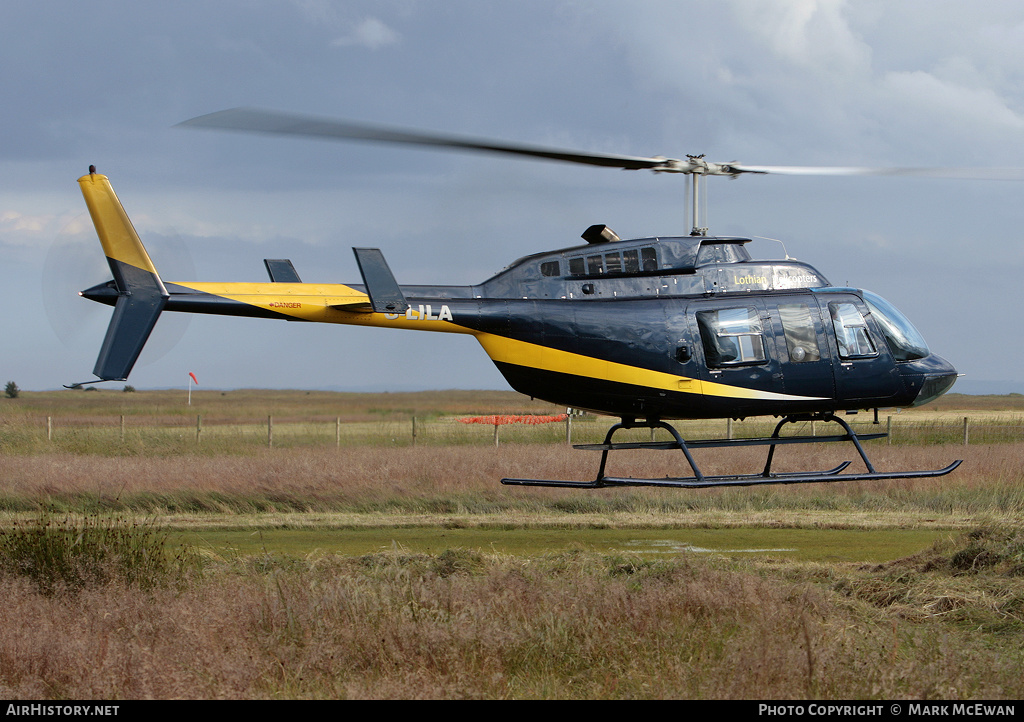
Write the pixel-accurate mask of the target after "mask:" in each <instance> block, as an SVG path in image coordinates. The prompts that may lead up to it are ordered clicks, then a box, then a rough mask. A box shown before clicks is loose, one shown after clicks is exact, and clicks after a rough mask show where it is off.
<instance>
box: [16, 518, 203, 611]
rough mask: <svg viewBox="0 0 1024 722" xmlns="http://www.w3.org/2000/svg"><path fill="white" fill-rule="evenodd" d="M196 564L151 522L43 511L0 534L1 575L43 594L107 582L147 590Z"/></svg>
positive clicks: (190, 556)
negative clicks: (17, 579) (24, 580)
mask: <svg viewBox="0 0 1024 722" xmlns="http://www.w3.org/2000/svg"><path fill="white" fill-rule="evenodd" d="M195 561H196V560H195V557H194V555H193V554H192V553H191V552H190V551H189V550H188V549H187V548H185V547H183V546H180V545H179V546H178V548H177V549H176V550H175V549H172V548H171V546H170V545H169V543H168V532H167V531H166V530H164V529H162V528H161V527H159V526H157V525H156V523H155V522H152V521H148V522H145V521H144V522H140V521H137V520H129V519H124V518H121V517H116V516H107V515H104V516H100V515H89V516H85V517H70V516H66V517H64V518H61V519H54V518H53V517H52V516H51V515H50V514H49V513H46V512H44V513H42V514H40V515H38V516H37V517H35V518H33V519H29V520H15V521H14V522H13V523H12V525H11V526H10V527H9V528H4V529H0V575H13V576H20V577H25V578H27V579H29V580H31V581H32V583H33V584H34V585H35V586H36V588H37V589H38V590H39V591H40V592H42V593H43V594H47V595H49V594H56V593H62V592H78V591H81V590H82V589H83V588H85V587H88V586H97V585H104V584H109V583H112V582H118V583H121V584H124V585H126V586H138V587H140V588H143V589H149V588H152V587H154V586H159V585H163V584H167V583H170V582H172V581H179V580H180V579H181V578H182V575H183V574H184V573H185V571H186V570H187V569H188V568H190V567H193V566H194V564H195Z"/></svg>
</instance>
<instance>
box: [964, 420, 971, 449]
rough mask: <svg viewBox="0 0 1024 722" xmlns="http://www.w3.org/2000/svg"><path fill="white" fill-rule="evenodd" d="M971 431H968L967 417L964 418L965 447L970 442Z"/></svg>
mask: <svg viewBox="0 0 1024 722" xmlns="http://www.w3.org/2000/svg"><path fill="white" fill-rule="evenodd" d="M969 436H970V431H969V430H968V425H967V417H966V416H965V417H964V446H967V443H968V441H969Z"/></svg>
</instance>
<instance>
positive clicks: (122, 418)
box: [121, 414, 124, 441]
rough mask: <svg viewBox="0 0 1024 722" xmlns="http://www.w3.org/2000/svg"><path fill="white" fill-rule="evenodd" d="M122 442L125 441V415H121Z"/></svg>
mask: <svg viewBox="0 0 1024 722" xmlns="http://www.w3.org/2000/svg"><path fill="white" fill-rule="evenodd" d="M121 441H124V414H121Z"/></svg>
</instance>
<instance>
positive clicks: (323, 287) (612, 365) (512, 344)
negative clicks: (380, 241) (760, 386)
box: [175, 283, 821, 401]
mask: <svg viewBox="0 0 1024 722" xmlns="http://www.w3.org/2000/svg"><path fill="white" fill-rule="evenodd" d="M175 285H178V286H182V287H185V288H191V289H193V290H196V291H200V292H202V293H209V294H212V295H216V296H220V297H222V298H227V299H230V300H232V301H237V302H239V303H244V304H248V305H250V306H255V307H257V308H263V309H266V310H268V311H274V312H277V313H281V314H284V315H287V316H291V317H293V318H296V319H301V320H303V321H313V322H320V323H342V324H350V325H357V326H378V327H381V328H404V329H412V330H417V331H440V332H445V333H468V334H472V335H474V336H476V338H477V340H478V341H479V342H480V345H481V346H483V348H484V351H486V352H487V355H488V356H490V358H491V360H492V361H495V362H499V363H507V364H513V365H516V366H523V367H526V368H532V369H537V370H539V371H552V372H555V373H562V374H569V375H572V376H583V377H586V378H593V379H600V380H602V381H611V382H614V383H621V384H629V385H632V386H642V387H647V388H653V389H660V390H663V391H675V392H682V393H690V394H702V395H704V396H718V397H722V398H733V399H755V400H760V401H817V400H821V399H820V397H814V396H794V395H790V394H780V393H775V392H772V391H759V390H757V389H748V388H743V387H742V386H730V385H728V384H720V383H715V382H713V381H702V380H700V379H694V378H689V377H687V376H677V375H675V374H669V373H664V372H662V371H652V370H651V369H645V368H640V367H638V366H630V365H629V364H622V363H616V362H614V361H606V360H604V359H599V358H595V357H593V356H584V355H582V354H578V353H572V352H571V351H561V350H559V349H555V348H551V347H549V346H544V345H542V344H536V343H530V342H529V341H519V340H517V339H513V338H508V337H505V336H498V335H496V334H492V333H487V332H483V331H476V330H474V329H471V328H466V327H465V326H460V325H458V324H457V323H455V322H453V321H449V320H443V309H445V308H447V306H445V305H444V304H442V303H441V302H440V301H438V302H436V303H435V304H431V305H429V306H427V305H423V306H421V305H418V304H412V305H411V306H410V308H409V311H408V312H406V313H404V314H384V313H368V312H360V311H345V310H341V309H338V308H333V307H334V306H345V305H352V306H357V305H360V304H364V303H368V302H369V296H367V295H366V294H365V293H363V292H362V291H357V290H356V289H354V288H352V287H350V286H346V285H345V284H341V283H335V284H329V283H323V284H319V283H177V284H175ZM439 316H440V317H441V318H439Z"/></svg>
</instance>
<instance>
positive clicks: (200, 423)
mask: <svg viewBox="0 0 1024 722" xmlns="http://www.w3.org/2000/svg"><path fill="white" fill-rule="evenodd" d="M190 388H191V387H190ZM202 431H203V417H202V416H201V415H199V414H196V443H197V444H198V443H199V434H200V433H202Z"/></svg>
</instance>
